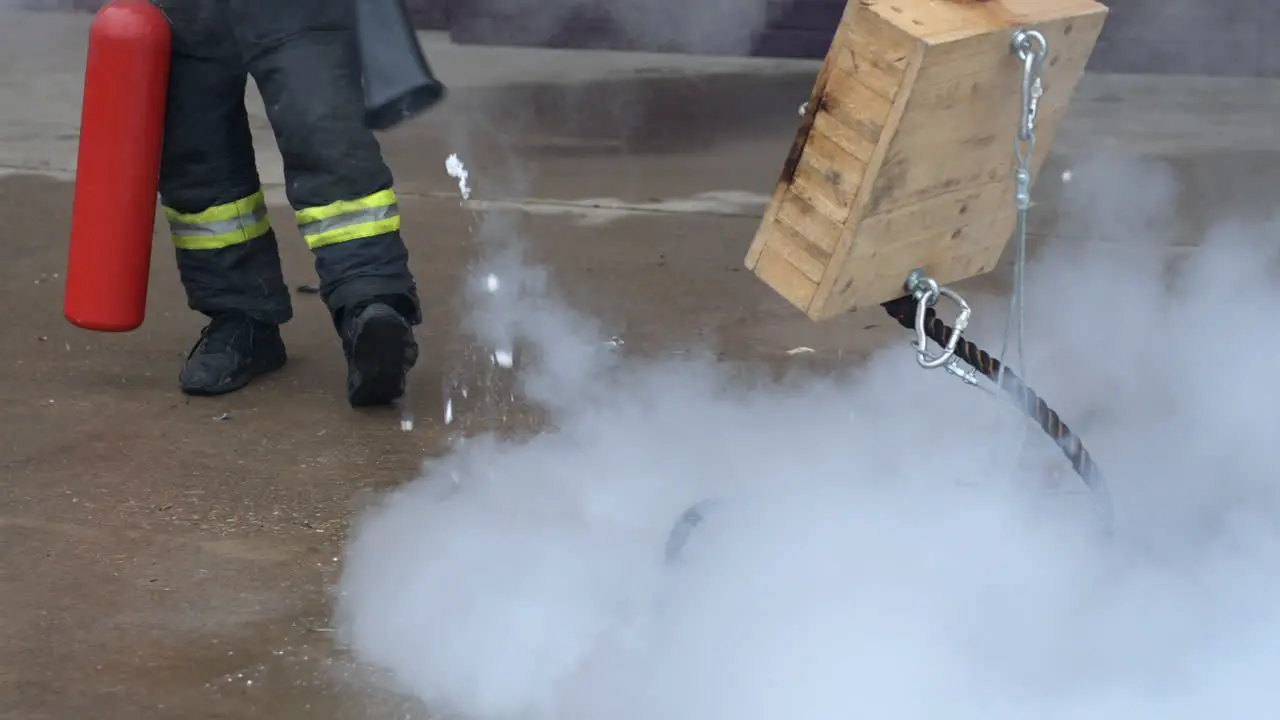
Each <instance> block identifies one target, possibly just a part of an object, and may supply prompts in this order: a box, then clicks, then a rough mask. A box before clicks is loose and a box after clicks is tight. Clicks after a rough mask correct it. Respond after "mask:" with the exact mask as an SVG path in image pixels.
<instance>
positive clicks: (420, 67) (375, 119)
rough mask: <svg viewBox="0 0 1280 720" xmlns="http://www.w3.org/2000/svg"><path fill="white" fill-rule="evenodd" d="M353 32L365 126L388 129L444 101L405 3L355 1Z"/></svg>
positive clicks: (441, 90)
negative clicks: (358, 59) (362, 97)
mask: <svg viewBox="0 0 1280 720" xmlns="http://www.w3.org/2000/svg"><path fill="white" fill-rule="evenodd" d="M272 1H273V2H281V1H282V0H272ZM356 34H357V38H358V40H359V46H360V66H361V74H362V75H363V78H364V109H365V112H364V124H365V125H366V126H367V127H369V128H370V129H372V130H389V129H391V128H393V127H395V126H396V125H399V124H400V123H402V122H404V121H405V120H408V119H409V118H411V117H414V116H416V115H419V114H421V113H423V112H425V111H426V110H428V109H430V108H431V107H432V106H434V105H435V104H436V103H438V102H440V100H441V99H442V98H443V97H444V93H445V88H444V85H442V84H441V83H440V81H439V80H436V78H435V76H434V75H432V74H431V67H430V66H429V65H428V64H427V59H426V57H425V56H423V54H422V47H421V46H420V45H418V36H417V34H416V33H415V32H414V29H413V22H412V21H411V20H410V19H409V13H408V12H407V11H406V10H405V7H404V2H403V0H356Z"/></svg>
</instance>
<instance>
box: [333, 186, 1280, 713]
mask: <svg viewBox="0 0 1280 720" xmlns="http://www.w3.org/2000/svg"><path fill="white" fill-rule="evenodd" d="M1070 188H1071V192H1072V193H1073V194H1074V195H1073V196H1072V197H1069V198H1068V199H1067V201H1068V202H1067V205H1068V207H1067V209H1066V213H1067V215H1068V218H1069V220H1070V222H1068V223H1067V225H1066V226H1067V227H1069V228H1073V229H1074V230H1078V231H1087V233H1088V239H1086V240H1082V241H1076V240H1072V241H1071V242H1065V241H1064V242H1059V243H1054V244H1052V245H1051V247H1050V248H1049V249H1048V250H1047V251H1046V252H1044V254H1043V255H1042V256H1041V257H1040V258H1039V259H1038V260H1037V262H1036V263H1035V264H1034V265H1033V267H1032V268H1031V271H1030V274H1029V279H1028V282H1029V287H1030V288H1031V290H1032V297H1031V302H1030V303H1029V307H1028V316H1027V322H1028V335H1027V346H1028V355H1029V360H1028V362H1029V364H1030V365H1031V366H1032V367H1033V369H1034V377H1035V378H1036V380H1037V383H1038V384H1039V388H1038V389H1039V390H1041V391H1042V393H1043V394H1044V395H1045V396H1046V397H1047V398H1048V399H1049V401H1050V402H1051V403H1052V404H1054V405H1055V406H1057V407H1058V408H1059V409H1060V410H1061V411H1062V413H1063V415H1064V416H1065V417H1066V418H1067V420H1068V422H1073V421H1074V420H1079V421H1080V422H1079V423H1077V424H1079V425H1080V430H1081V434H1082V435H1084V437H1085V440H1086V442H1087V443H1088V444H1089V445H1090V446H1091V447H1092V449H1093V451H1094V453H1095V455H1096V456H1097V458H1098V460H1099V462H1100V464H1101V465H1102V468H1103V470H1104V471H1105V472H1107V473H1108V478H1109V480H1110V483H1111V486H1112V490H1113V493H1114V495H1115V498H1116V505H1117V506H1116V518H1117V520H1116V523H1117V532H1116V534H1115V536H1114V537H1112V538H1107V537H1106V536H1105V535H1103V534H1102V533H1100V532H1099V531H1098V527H1097V524H1096V523H1095V522H1094V520H1093V516H1092V515H1091V514H1090V513H1089V512H1088V510H1087V503H1086V501H1085V499H1084V498H1083V496H1080V495H1072V494H1063V493H1048V492H1046V491H1045V486H1046V485H1048V484H1052V483H1053V482H1057V483H1059V484H1062V485H1064V486H1065V487H1067V488H1068V489H1071V488H1073V487H1074V486H1075V484H1076V481H1075V480H1074V478H1072V477H1071V476H1070V475H1069V471H1068V470H1066V463H1065V460H1063V459H1062V458H1061V456H1060V455H1058V454H1057V451H1056V448H1055V447H1053V446H1052V444H1051V443H1050V442H1049V441H1048V440H1047V439H1046V438H1044V437H1043V435H1041V434H1040V433H1039V431H1038V430H1033V431H1032V432H1030V433H1028V434H1027V442H1026V450H1025V452H1024V457H1023V458H1022V462H1020V463H1018V466H1017V470H1016V472H1015V473H1014V475H1013V476H1012V477H1010V476H1008V474H1007V472H1006V471H1007V468H1008V466H1009V463H1008V458H1003V463H993V461H992V451H991V450H992V447H993V444H994V445H998V444H999V442H1000V438H999V437H996V436H994V433H1004V434H1006V435H1007V434H1008V433H1010V432H1012V430H1011V428H1012V425H1011V423H1010V417H1011V414H1012V413H1014V412H1015V411H1014V410H1013V409H1012V408H1010V407H1009V406H1007V405H1004V404H1002V403H999V402H994V401H993V400H991V399H990V398H989V397H988V396H986V395H984V394H983V393H980V392H978V391H976V390H973V389H971V388H967V387H965V386H963V384H961V383H959V382H957V381H956V380H955V378H953V377H950V376H948V375H946V374H945V373H943V372H941V371H934V372H925V371H922V370H921V369H919V368H918V367H916V365H915V362H914V359H913V357H912V355H911V352H910V350H909V348H907V347H906V346H905V345H904V346H895V347H891V348H889V349H886V350H885V351H884V352H882V353H880V354H878V355H876V356H875V357H874V358H872V359H871V360H870V361H869V362H868V363H866V365H865V366H863V367H860V368H857V369H854V370H850V371H849V372H847V373H844V374H842V375H839V376H837V377H835V378H826V379H824V378H819V377H813V378H809V379H802V380H800V381H790V382H787V383H781V384H780V383H775V382H773V381H770V380H767V379H764V378H757V377H748V378H747V379H746V381H743V379H742V378H741V377H739V378H732V377H731V373H732V369H731V368H727V367H724V366H720V365H717V364H716V363H714V362H713V361H712V360H711V359H710V358H705V357H697V358H694V359H682V360H675V361H668V362H642V361H638V360H627V361H620V360H618V359H617V358H616V357H615V356H614V355H612V354H610V353H608V352H600V351H599V342H600V341H601V340H602V339H603V333H601V332H600V331H599V330H598V328H596V327H595V326H594V325H593V324H592V323H591V322H589V320H587V319H585V318H584V317H583V316H581V315H579V314H577V313H574V312H571V311H570V310H568V309H567V308H565V307H564V306H563V305H562V304H561V303H559V302H557V301H556V300H555V298H554V295H553V294H552V293H551V292H550V290H549V286H548V284H547V283H546V282H545V280H546V277H545V275H544V274H543V272H542V271H541V270H539V269H530V268H524V269H523V270H522V271H519V272H523V273H524V282H523V284H521V285H520V287H522V288H524V290H523V292H522V295H521V297H523V298H524V300H525V301H527V302H525V303H523V304H522V303H513V304H512V305H511V307H513V308H514V307H520V308H524V309H523V310H521V311H519V312H513V313H512V314H509V315H506V316H505V317H506V318H507V319H508V323H507V324H506V325H503V326H502V327H504V328H506V329H507V330H510V331H511V332H513V333H515V334H516V335H519V336H520V337H521V338H522V339H523V340H524V342H526V343H528V344H529V345H530V346H531V353H530V355H529V357H530V358H532V359H531V360H530V361H529V364H527V365H526V366H525V367H524V368H523V369H522V371H521V372H522V373H523V374H524V379H525V386H524V387H525V390H526V392H527V393H529V394H530V395H531V396H532V397H533V399H534V400H535V401H537V402H539V403H541V404H543V405H544V406H550V407H551V409H552V421H553V423H554V426H555V428H554V429H553V430H551V431H548V432H546V433H543V434H540V435H538V436H536V437H534V438H532V439H528V440H524V441H503V440H499V439H497V438H494V437H485V438H478V439H474V440H471V441H468V443H466V444H465V445H464V446H462V448H461V449H460V450H458V451H457V452H455V453H453V454H451V455H449V456H447V457H443V458H438V459H432V460H430V461H428V463H427V464H426V466H425V469H424V471H423V475H422V477H420V478H418V479H416V480H414V481H413V482H411V483H409V484H407V485H406V486H404V487H403V488H402V489H400V490H399V491H398V492H396V493H393V494H392V495H390V496H389V497H387V498H386V500H385V503H383V504H382V505H380V506H379V507H377V508H375V509H374V510H372V511H371V512H369V513H368V514H367V515H366V516H365V517H363V518H361V520H360V522H359V523H358V524H357V525H356V528H355V532H354V537H353V539H352V541H351V543H350V546H349V548H348V553H347V564H346V571H345V575H344V577H343V580H342V587H341V589H342V598H341V601H340V608H339V610H340V619H341V622H342V629H343V631H344V633H345V637H346V638H347V640H348V641H349V642H350V643H351V646H352V648H353V649H354V651H355V652H356V654H357V655H358V656H359V657H360V658H361V659H363V660H365V661H368V662H370V663H373V664H375V665H377V666H380V667H382V668H384V669H386V670H388V671H389V673H390V674H391V676H392V677H393V678H394V680H395V681H396V683H397V685H398V686H399V687H400V688H401V689H403V690H404V691H406V692H409V693H412V694H413V695H415V696H417V697H419V698H421V699H422V700H423V701H424V703H425V704H426V705H427V706H428V707H430V708H432V709H433V711H435V712H437V713H446V714H457V715H462V716H467V717H473V718H477V719H480V720H495V719H509V718H520V719H522V720H544V719H545V720H553V719H554V720H589V719H591V720H594V719H598V718H610V720H631V719H634V720H642V719H643V720H652V718H663V719H664V720H686V719H687V720H755V719H757V718H759V719H761V720H764V719H765V718H768V719H770V720H773V719H775V718H778V717H786V716H792V717H804V718H808V719H809V720H827V719H830V720H837V719H839V720H845V719H846V718H849V717H875V718H879V719H880V720H908V719H911V720H914V719H916V718H919V719H922V720H923V719H925V718H929V719H930V720H932V719H933V718H942V717H945V718H959V719H963V718H975V719H976V718H982V719H983V720H992V719H997V720H998V719H1000V718H1011V719H1013V718H1017V719H1018V720H1022V719H1024V718H1029V717H1035V718H1042V719H1054V718H1072V719H1075V718H1082V719H1083V718H1088V719H1089V720H1134V719H1135V718H1160V719H1161V720H1169V719H1175V718H1197V719H1201V718H1206V717H1215V718H1242V719H1243V718H1262V717H1264V716H1266V714H1267V713H1268V712H1269V710H1268V708H1270V707H1271V706H1272V705H1273V703H1274V698H1273V694H1274V691H1273V687H1272V682H1271V678H1272V675H1273V668H1274V667H1275V666H1274V665H1273V663H1276V662H1277V661H1280V552H1277V550H1280V548H1278V547H1277V542H1276V541H1277V531H1278V530H1280V515H1278V514H1277V510H1280V502H1278V501H1280V497H1278V490H1280V485H1277V483H1275V481H1274V478H1273V475H1272V473H1273V468H1274V467H1276V465H1277V461H1280V444H1278V443H1276V442H1275V440H1274V437H1273V435H1274V432H1275V429H1276V428H1277V427H1280V423H1278V422H1277V421H1280V409H1278V407H1280V406H1278V405H1277V404H1276V403H1275V401H1274V398H1275V397H1276V396H1277V394H1278V393H1280V380H1277V377H1276V375H1275V373H1274V371H1273V370H1272V368H1271V365H1272V364H1273V361H1272V356H1271V354H1270V346H1271V344H1272V340H1271V339H1270V336H1269V334H1268V332H1267V325H1266V320H1267V315H1266V314H1265V309H1267V308H1270V307H1274V306H1275V305H1276V303H1277V302H1280V290H1278V289H1277V284H1276V283H1275V281H1274V275H1273V272H1272V270H1273V267H1274V263H1275V260H1276V255H1277V248H1276V245H1275V243H1274V238H1275V235H1276V231H1277V230H1278V229H1280V223H1278V222H1272V223H1270V224H1267V225H1259V226H1245V225H1241V224H1230V225H1224V226H1220V227H1217V228H1215V229H1214V230H1213V231H1212V232H1210V233H1209V235H1208V237H1206V238H1205V239H1204V245H1203V247H1202V248H1201V249H1199V250H1198V251H1197V252H1196V253H1195V254H1194V255H1192V256H1189V257H1187V258H1185V261H1182V262H1167V261H1168V259H1169V258H1170V257H1171V254H1170V253H1169V252H1168V250H1169V249H1168V247H1166V246H1165V244H1164V237H1165V236H1164V235H1163V233H1164V230H1165V229H1166V228H1167V227H1168V225H1169V218H1170V216H1171V215H1170V213H1171V207H1172V203H1173V200H1174V195H1175V191H1176V187H1175V186H1174V184H1173V182H1172V179H1171V177H1170V176H1169V174H1168V173H1167V172H1165V171H1164V170H1163V169H1162V168H1161V167H1159V166H1158V165H1154V164H1150V163H1148V164H1140V163H1115V162H1099V163H1095V164H1093V165H1088V164H1086V165H1085V166H1082V167H1077V168H1076V171H1075V180H1074V182H1073V183H1072V184H1071V186H1070ZM1117 241H1119V242H1117ZM517 245H518V244H516V243H513V244H512V245H511V246H510V247H516V246H517ZM507 259H508V260H511V259H512V256H508V258H507ZM513 263H514V261H513ZM516 266H519V267H523V266H522V265H520V264H519V263H514V265H513V266H512V267H508V268H507V271H508V274H510V272H513V271H516ZM490 269H491V268H482V269H481V271H482V272H488V271H489V270H490ZM504 282H505V280H504ZM999 307H1000V305H998V304H990V303H988V304H983V303H979V305H978V308H979V313H978V316H977V317H978V318H979V321H978V325H979V326H980V327H979V328H978V331H979V336H978V337H979V339H983V340H991V339H992V338H996V337H998V336H999V333H1000V331H1001V329H1002V328H1001V327H1000V325H1001V322H1000V321H997V319H996V317H994V315H995V314H996V313H998V308H999ZM1259 311H1263V312H1259ZM983 313H986V314H985V315H984V314H983ZM982 318H985V319H986V322H985V323H983V322H982V320H981V319H982ZM492 319H493V318H492V317H490V320H492ZM984 333H985V334H984ZM904 341H905V338H904ZM1003 447H1005V448H1006V449H1007V448H1008V447H1009V443H1007V442H1006V443H1005V444H1004V445H1003ZM999 465H1002V467H999V468H997V466H999ZM712 495H714V496H722V497H724V498H726V504H725V505H724V506H723V507H722V508H721V510H720V511H718V513H717V514H713V515H712V516H711V519H710V520H708V522H707V523H706V524H705V525H704V526H702V527H701V528H700V529H699V530H698V531H697V533H696V534H695V535H694V536H693V538H692V540H691V542H690V545H689V546H688V548H687V554H686V556H685V558H684V559H683V562H681V563H679V564H678V565H676V566H673V567H664V566H663V561H662V549H663V543H664V541H665V539H666V534H667V531H668V530H669V528H670V527H671V523H672V522H673V520H674V519H675V517H676V516H677V514H678V513H679V512H680V511H682V510H683V509H684V508H685V507H686V506H688V505H689V504H690V503H691V502H694V501H696V500H699V499H702V498H704V497H707V496H712Z"/></svg>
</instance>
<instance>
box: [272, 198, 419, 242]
mask: <svg viewBox="0 0 1280 720" xmlns="http://www.w3.org/2000/svg"><path fill="white" fill-rule="evenodd" d="M297 218H298V229H299V230H300V231H301V232H302V237H304V238H306V241H307V246H308V247H310V248H311V249H312V250H315V249H316V248H320V247H324V246H326V245H334V244H337V243H343V242H347V241H349V240H359V239H361V238H367V237H373V236H374V235H382V234H384V233H389V232H395V231H397V230H399V229H400V207H399V205H398V204H397V203H396V194H395V191H393V190H382V191H379V192H376V193H374V194H372V195H367V196H365V197H362V198H357V199H355V200H339V201H338V202H336V203H331V204H329V205H325V206H324V207H318V208H305V209H303V210H299V211H298V213H297Z"/></svg>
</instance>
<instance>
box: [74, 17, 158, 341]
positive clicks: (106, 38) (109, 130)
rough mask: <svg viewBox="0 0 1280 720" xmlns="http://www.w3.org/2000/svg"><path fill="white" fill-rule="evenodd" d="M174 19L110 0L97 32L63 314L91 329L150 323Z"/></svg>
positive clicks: (89, 64) (89, 65) (87, 80)
mask: <svg viewBox="0 0 1280 720" xmlns="http://www.w3.org/2000/svg"><path fill="white" fill-rule="evenodd" d="M171 42H172V35H171V31H170V28H169V23H168V21H167V20H166V19H165V17H164V14H163V13H162V12H161V11H160V9H159V8H157V7H156V6H154V5H152V4H151V3H150V2H149V1H148V0H111V2H108V3H107V4H106V5H105V6H104V7H103V8H102V9H101V10H99V11H98V14H97V16H96V17H95V18H94V20H93V24H92V25H91V26H90V28H89V55H88V59H87V61H86V63H85V76H84V105H83V108H82V109H81V112H80V148H79V153H78V157H77V160H76V181H75V199H74V201H73V205H72V211H71V245H70V249H69V252H68V260H67V287H66V294H65V295H64V297H63V306H62V307H63V315H65V316H66V318H67V320H68V321H70V322H71V324H73V325H76V326H77V327H81V328H85V329H87V330H99V331H104V332H127V331H129V330H133V329H135V328H137V327H138V326H139V325H141V324H142V319H143V317H144V316H145V313H146V304H147V284H148V279H149V277H148V276H149V274H150V271H151V239H152V234H153V233H154V231H155V218H156V190H157V185H158V184H159V180H160V149H161V144H162V142H163V140H164V115H165V97H166V94H167V91H168V83H169V48H170V44H171Z"/></svg>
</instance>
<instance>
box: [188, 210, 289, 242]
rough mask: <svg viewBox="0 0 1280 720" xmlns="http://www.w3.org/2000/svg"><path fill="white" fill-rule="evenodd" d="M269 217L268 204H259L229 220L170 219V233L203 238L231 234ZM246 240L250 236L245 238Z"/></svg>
mask: <svg viewBox="0 0 1280 720" xmlns="http://www.w3.org/2000/svg"><path fill="white" fill-rule="evenodd" d="M266 218H267V206H266V205H257V206H255V207H254V208H253V210H251V211H250V212H247V213H245V214H244V215H240V216H239V217H233V218H231V219H229V220H213V221H211V222H200V223H192V222H184V221H182V220H174V219H170V220H169V233H170V234H171V235H173V237H175V238H202V237H218V236H221V235H231V234H233V233H239V232H241V231H243V230H246V229H249V228H252V227H253V226H254V225H257V224H258V223H260V222H262V221H263V220H265V219H266ZM245 239H246V240H247V239H249V238H245Z"/></svg>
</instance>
